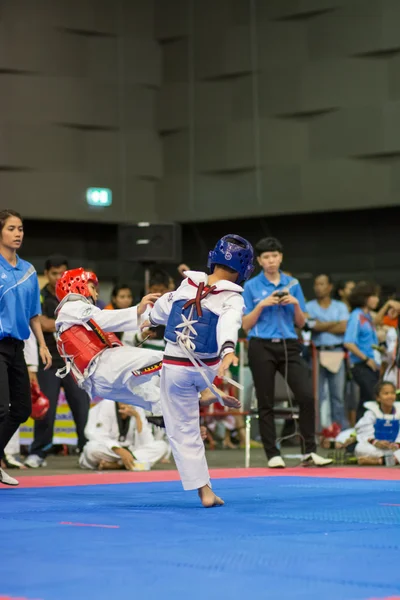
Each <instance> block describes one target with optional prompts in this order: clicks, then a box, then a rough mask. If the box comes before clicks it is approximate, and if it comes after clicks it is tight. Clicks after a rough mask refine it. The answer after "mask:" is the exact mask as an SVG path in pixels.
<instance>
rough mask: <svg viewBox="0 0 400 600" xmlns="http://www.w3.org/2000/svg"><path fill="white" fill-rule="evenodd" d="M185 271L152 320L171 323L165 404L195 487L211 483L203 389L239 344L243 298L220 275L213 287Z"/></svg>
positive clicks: (185, 477) (183, 468)
mask: <svg viewBox="0 0 400 600" xmlns="http://www.w3.org/2000/svg"><path fill="white" fill-rule="evenodd" d="M185 276H186V279H185V280H184V281H183V282H182V284H181V285H180V286H179V288H178V289H177V290H176V291H175V292H171V293H169V294H165V295H164V296H162V297H161V298H159V299H158V300H157V302H156V303H155V305H154V307H153V308H152V310H151V311H150V315H149V320H150V322H151V324H152V325H166V330H165V340H166V347H165V352H164V360H163V369H162V372H161V408H162V413H163V416H164V421H165V426H166V431H167V435H168V438H169V441H170V443H171V447H172V452H173V455H174V458H175V462H176V466H177V467H178V470H179V474H180V477H181V480H182V485H183V488H184V489H185V490H193V489H197V488H200V487H202V486H204V485H207V484H208V485H210V475H209V472H208V466H207V461H206V456H205V449H204V443H203V441H202V439H201V435H200V422H199V398H198V394H199V392H201V391H202V390H204V389H206V388H207V387H210V386H211V385H212V382H213V379H214V378H215V376H216V374H217V371H218V367H219V363H220V356H221V353H222V354H224V353H225V352H227V351H228V352H229V351H232V352H233V351H234V350H235V346H236V343H237V339H238V332H239V329H240V327H241V323H242V315H243V308H244V302H243V298H242V295H241V293H242V291H243V288H242V287H240V286H239V285H236V284H235V283H232V282H229V281H219V282H218V283H216V284H215V285H214V286H212V288H211V290H210V289H209V288H208V287H207V280H208V275H207V274H206V273H202V272H197V271H187V272H185ZM196 298H197V306H196V303H195V302H194V300H195V299H196ZM188 301H189V304H190V306H186V303H187V302H188ZM190 301H192V302H190ZM199 308H200V313H201V314H200V315H199V314H198V309H199Z"/></svg>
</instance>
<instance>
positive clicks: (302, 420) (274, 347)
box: [249, 338, 316, 459]
mask: <svg viewBox="0 0 400 600" xmlns="http://www.w3.org/2000/svg"><path fill="white" fill-rule="evenodd" d="M286 348H287V380H288V384H289V387H290V389H291V390H292V392H293V394H294V396H295V398H296V403H297V404H298V406H299V409H300V410H299V426H300V433H301V435H302V436H303V438H304V448H303V452H305V453H309V452H315V450H316V444H315V405H314V397H313V393H312V383H311V374H310V371H309V369H308V367H307V365H306V363H305V361H304V360H303V358H302V357H301V356H300V352H301V346H300V344H299V342H298V341H297V340H286ZM249 366H250V369H251V373H252V375H253V380H254V385H255V388H256V395H257V400H258V417H259V424H260V434H261V439H262V442H263V444H264V449H265V453H266V455H267V458H268V459H270V458H272V457H273V456H278V455H279V450H278V449H277V447H276V430H275V419H274V412H273V409H274V396H275V374H276V372H277V371H279V373H281V375H283V376H285V366H286V356H285V344H284V343H283V342H279V343H274V342H271V341H268V340H263V339H261V338H252V339H251V340H250V343H249Z"/></svg>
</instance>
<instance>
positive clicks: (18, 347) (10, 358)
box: [0, 210, 51, 485]
mask: <svg viewBox="0 0 400 600" xmlns="http://www.w3.org/2000/svg"><path fill="white" fill-rule="evenodd" d="M23 238H24V229H23V224H22V218H21V216H20V215H19V214H18V213H17V212H15V211H13V210H2V211H0V389H1V394H0V461H1V459H2V458H3V457H4V448H5V447H6V445H7V444H8V442H9V441H10V439H11V438H12V436H13V435H14V433H15V432H16V431H17V429H18V427H19V426H20V425H21V423H24V422H25V421H26V420H27V419H28V417H29V415H30V414H31V390H30V383H29V375H28V369H27V366H26V364H25V359H24V352H23V350H24V340H27V339H28V338H29V335H30V329H29V328H31V329H32V331H33V333H34V335H35V337H36V339H37V342H38V344H39V354H40V357H41V359H42V361H43V363H44V365H45V368H46V369H48V368H49V367H50V366H51V356H50V353H49V351H48V349H47V347H46V344H45V341H44V338H43V333H42V328H41V326H40V321H39V315H40V313H41V310H40V297H39V283H38V279H37V275H36V271H35V269H34V267H33V266H32V265H31V264H30V263H28V262H26V261H25V260H22V259H21V258H19V256H18V254H17V250H19V248H20V247H21V244H22V240H23ZM0 483H3V484H5V485H18V481H17V480H16V479H14V478H13V477H10V476H9V475H8V474H7V473H6V472H5V471H4V470H3V469H1V468H0Z"/></svg>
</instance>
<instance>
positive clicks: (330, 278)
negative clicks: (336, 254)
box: [314, 273, 333, 285]
mask: <svg viewBox="0 0 400 600" xmlns="http://www.w3.org/2000/svg"><path fill="white" fill-rule="evenodd" d="M318 277H326V278H327V280H328V283H330V284H331V285H332V284H333V279H332V276H331V275H329V274H328V273H318V274H317V275H315V277H314V281H316V280H317V279H318Z"/></svg>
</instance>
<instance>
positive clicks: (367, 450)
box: [354, 442, 400, 463]
mask: <svg viewBox="0 0 400 600" xmlns="http://www.w3.org/2000/svg"><path fill="white" fill-rule="evenodd" d="M354 454H355V455H356V456H357V457H361V456H371V457H374V458H383V457H384V456H390V455H393V456H395V457H396V458H397V461H398V462H399V463H400V450H394V451H393V450H381V449H380V448H376V447H375V446H373V445H372V444H370V443H369V442H358V444H357V446H356V447H355V450H354Z"/></svg>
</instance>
